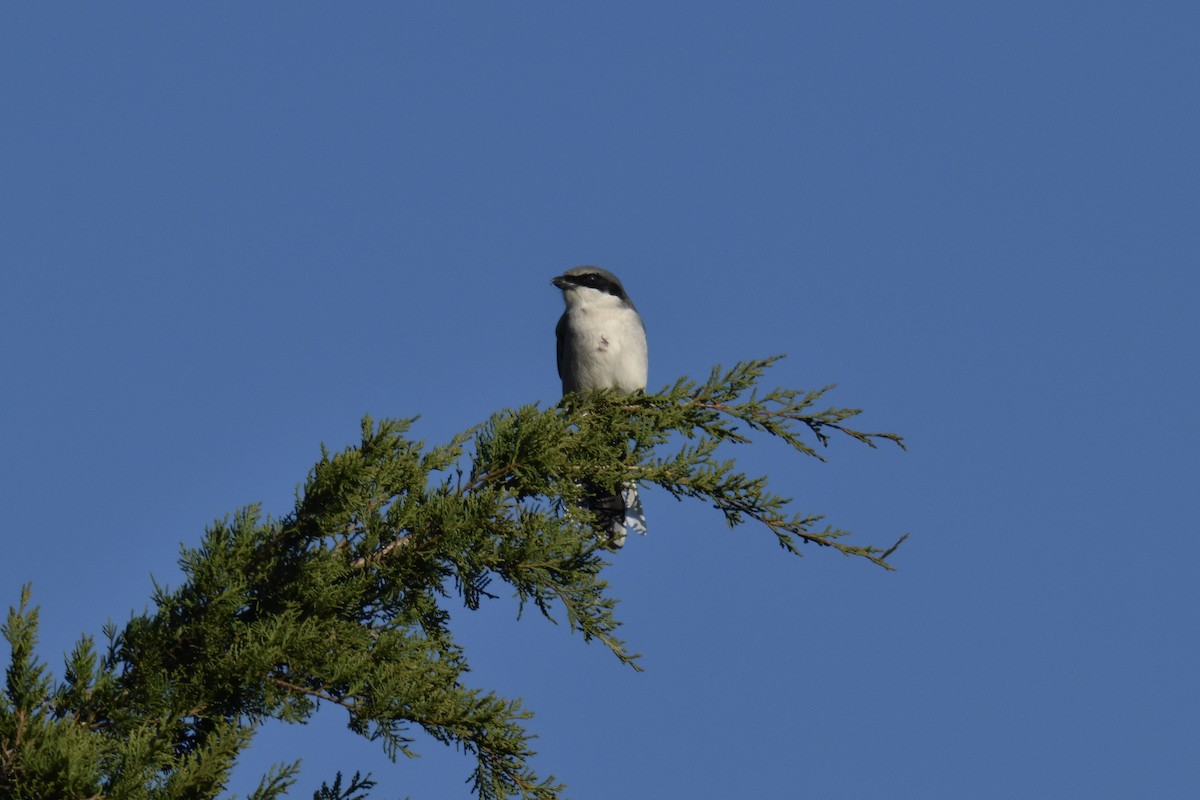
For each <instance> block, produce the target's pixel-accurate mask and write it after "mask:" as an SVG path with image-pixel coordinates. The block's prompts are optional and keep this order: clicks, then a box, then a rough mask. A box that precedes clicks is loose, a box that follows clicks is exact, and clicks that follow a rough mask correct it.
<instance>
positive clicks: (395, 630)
mask: <svg viewBox="0 0 1200 800" xmlns="http://www.w3.org/2000/svg"><path fill="white" fill-rule="evenodd" d="M774 360H775V359H766V360H760V361H751V362H746V363H742V364H739V365H737V366H736V367H734V368H733V369H731V370H728V371H722V370H720V369H715V370H714V371H713V373H712V375H711V376H710V377H709V379H708V380H707V381H705V382H703V383H696V382H693V381H690V380H681V381H679V382H678V383H676V384H675V385H674V386H673V387H671V388H670V389H668V390H665V391H663V392H661V393H658V394H653V395H648V394H640V393H639V394H636V395H617V394H613V393H597V394H592V395H587V396H572V397H569V398H566V399H565V400H564V401H563V402H562V403H560V404H559V405H558V406H557V407H555V408H551V409H546V410H543V409H539V408H538V407H536V406H524V407H522V408H518V409H515V410H505V411H503V412H500V413H498V414H495V415H493V416H492V417H491V418H490V419H488V420H487V421H486V422H484V423H483V424H481V425H479V426H477V427H476V428H474V429H472V430H471V431H468V432H467V433H465V434H463V435H460V436H458V437H456V438H455V439H454V440H452V441H451V442H449V443H447V444H445V445H441V446H436V447H426V446H425V444H424V443H423V442H419V441H412V440H410V439H408V438H407V436H406V434H407V432H408V430H409V428H410V426H411V423H412V420H383V421H381V422H379V423H375V422H373V421H372V420H371V419H370V418H367V419H364V420H363V424H362V436H361V441H360V443H359V444H358V445H356V446H354V447H348V448H346V449H345V450H343V451H341V452H338V453H330V452H328V451H325V450H324V449H322V453H321V459H320V460H319V461H318V462H317V464H316V465H315V466H314V467H313V469H312V470H311V472H310V473H309V475H308V478H307V481H306V482H305V484H304V486H303V489H302V490H301V491H300V492H299V493H298V497H297V501H296V505H295V509H294V510H293V511H292V513H290V514H289V515H288V516H286V517H284V518H282V519H278V520H272V519H265V518H263V517H262V516H261V515H260V514H259V512H258V510H257V509H255V508H249V509H246V510H243V511H241V512H239V513H238V514H236V515H235V516H234V517H233V518H232V519H227V520H224V521H220V522H217V523H214V524H213V525H212V526H211V527H210V528H209V529H208V531H207V532H206V534H205V536H204V538H203V540H202V541H201V543H200V544H199V546H198V547H195V548H191V549H185V550H184V551H183V553H182V556H181V559H180V565H181V567H182V570H183V574H184V581H183V583H182V584H181V585H180V586H179V587H178V588H176V589H167V588H163V587H159V586H156V587H155V591H154V595H153V602H154V608H153V610H152V611H151V612H149V613H146V614H143V615H140V616H136V617H134V618H133V619H131V620H130V622H129V623H128V624H127V625H126V626H125V628H124V629H123V630H121V631H119V632H118V631H117V630H116V629H115V628H112V627H110V628H109V629H108V630H106V637H107V639H108V644H107V647H106V648H105V649H104V651H103V653H97V651H96V648H95V644H94V642H93V641H92V640H91V639H89V638H85V639H84V640H82V641H81V642H80V643H79V645H78V646H77V647H76V648H75V650H74V652H73V653H72V654H71V656H70V657H69V659H68V662H67V664H66V669H65V673H64V678H63V680H62V682H61V683H59V684H55V682H54V681H53V680H52V679H51V677H50V676H49V675H48V674H47V671H46V669H45V667H44V666H43V665H41V664H40V663H39V662H38V661H37V660H36V658H35V656H34V646H35V642H36V631H37V610H36V609H31V608H30V607H29V605H28V602H29V591H28V589H26V590H25V591H23V592H22V597H21V604H20V606H19V607H18V608H15V609H12V610H11V611H10V613H9V615H8V621H7V623H6V624H5V625H4V628H3V633H4V636H5V638H6V639H7V640H8V642H9V643H10V646H11V648H12V659H11V665H10V667H9V669H8V672H7V681H6V684H5V690H4V693H3V696H2V697H0V797H5V798H9V797H11V798H19V799H21V800H23V799H24V798H30V799H31V800H32V799H33V798H48V797H56V798H100V797H104V798H114V799H116V800H142V799H143V798H145V799H147V800H149V799H151V798H153V799H154V800H160V799H161V800H168V799H169V798H179V799H180V800H183V798H187V799H188V800H192V799H193V798H215V797H218V796H219V795H220V793H221V791H222V790H223V788H224V786H225V784H226V782H227V780H228V777H229V772H230V770H231V769H232V766H233V764H234V763H235V761H236V758H237V755H238V753H239V752H240V751H241V750H242V749H244V748H245V747H246V746H247V745H248V744H249V743H250V741H251V740H252V738H253V735H254V732H255V731H256V730H257V728H258V727H259V726H260V725H262V724H264V723H265V722H267V721H268V720H273V719H277V720H282V721H284V722H299V721H303V720H306V719H308V718H309V717H310V716H311V715H312V714H313V713H315V712H316V710H317V708H318V707H319V706H320V705H321V704H322V703H325V704H327V705H330V706H334V707H336V708H337V709H339V710H340V711H341V713H344V714H345V715H346V718H347V723H348V725H349V727H350V729H351V730H353V731H354V732H356V733H358V734H360V735H361V736H363V737H364V738H366V739H369V740H374V741H377V742H379V743H380V745H381V746H382V747H383V748H384V751H385V752H386V753H387V754H388V755H389V756H390V757H391V758H392V759H393V760H394V759H397V758H398V757H399V756H402V755H403V756H411V755H413V754H414V753H413V750H412V749H411V748H412V745H413V744H414V743H415V741H416V739H415V736H416V734H417V733H418V731H419V732H420V733H423V734H424V735H425V736H427V737H430V738H432V739H434V740H436V741H439V742H442V743H445V744H449V745H452V746H455V747H457V748H459V749H461V750H462V751H464V752H466V753H468V754H470V755H471V756H473V757H474V760H475V769H474V771H473V773H472V776H471V781H472V786H473V789H474V793H475V795H476V796H477V797H479V798H480V800H491V799H492V798H508V797H521V798H532V799H535V800H550V798H557V797H559V796H560V793H561V791H562V788H563V787H562V785H561V784H560V783H558V782H557V781H556V779H555V778H554V777H553V776H549V777H546V778H541V777H539V776H538V775H537V774H536V773H535V772H534V771H533V770H532V768H531V767H530V765H529V764H530V761H531V757H532V756H533V754H534V753H533V751H532V749H531V748H530V743H529V735H528V734H527V733H526V731H525V728H524V723H525V721H526V720H528V719H529V717H530V712H529V711H528V710H527V709H525V708H524V707H523V706H522V705H521V704H520V702H518V701H514V700H509V699H506V698H503V697H499V696H497V695H496V694H495V693H493V692H489V691H485V690H482V689H479V688H473V687H470V686H468V685H467V684H466V682H465V680H464V675H465V673H466V672H467V669H468V663H467V659H466V654H465V652H464V651H463V649H462V648H461V647H460V646H459V645H458V644H457V643H456V641H455V640H454V637H453V634H452V631H451V628H450V625H449V622H450V615H449V611H448V608H449V606H450V605H451V604H452V603H456V602H461V603H462V604H463V605H465V607H466V608H468V609H474V608H477V607H478V606H479V605H480V603H482V602H485V601H486V600H487V599H489V598H491V597H494V596H495V595H494V594H493V591H495V589H494V587H495V586H496V585H497V584H498V583H503V584H507V585H508V586H509V588H510V590H511V591H513V592H514V593H515V595H516V597H517V598H518V599H519V601H520V604H521V608H522V609H524V608H526V607H532V608H535V609H537V611H538V612H540V613H541V614H542V615H544V616H546V617H548V618H550V619H557V618H558V617H560V616H561V617H562V618H565V620H566V623H567V626H568V627H569V628H570V629H571V630H575V631H579V632H580V633H581V634H582V636H583V638H584V639H585V641H591V640H597V641H600V642H602V643H603V644H604V645H605V646H606V647H607V648H608V649H609V650H611V651H612V653H613V654H614V655H615V656H616V657H617V658H618V659H619V660H620V661H621V662H623V663H626V664H628V665H630V666H631V667H633V668H634V669H637V668H638V667H637V655H636V654H634V653H631V652H630V651H629V650H627V648H626V645H625V643H624V642H623V641H622V640H621V639H620V638H619V637H618V636H617V629H618V627H619V622H618V621H617V619H616V617H615V614H614V610H615V603H616V600H615V598H613V597H612V596H611V595H610V594H609V592H608V585H607V583H606V582H605V581H604V580H603V578H602V573H603V570H604V567H605V566H606V565H607V562H606V561H605V558H606V557H608V555H609V550H608V549H607V541H608V538H607V535H606V534H605V532H604V531H603V528H602V526H601V525H599V523H598V521H597V520H595V519H594V518H593V517H592V516H591V515H590V514H589V513H588V512H587V511H585V510H583V509H582V508H580V506H579V501H580V499H581V497H582V495H583V494H584V484H585V482H586V483H588V484H590V485H592V486H602V487H618V486H620V485H621V484H622V483H623V482H626V481H630V480H636V481H638V482H640V483H641V484H643V485H657V486H660V487H662V488H664V489H665V490H666V491H668V492H670V493H671V494H672V495H674V496H676V497H678V498H695V499H698V500H701V501H703V502H705V503H708V504H710V505H712V506H714V507H715V508H716V509H718V510H720V511H721V512H722V514H723V516H724V518H725V520H726V522H727V523H728V524H729V525H730V526H736V525H740V524H742V523H744V522H747V521H752V522H756V523H760V524H761V525H763V526H765V527H766V528H767V529H768V530H769V531H771V532H772V533H773V534H774V535H775V536H776V537H777V539H778V541H779V543H780V544H781V545H782V546H783V547H784V548H786V549H787V550H788V551H789V552H792V553H795V554H800V553H801V549H800V546H801V545H803V544H805V543H807V544H814V545H819V546H825V547H829V548H833V549H836V550H837V551H839V552H841V553H843V554H844V555H847V556H857V557H861V558H864V559H866V560H868V561H871V562H873V563H875V564H878V565H880V566H882V567H885V568H887V569H891V566H890V565H889V564H888V562H887V560H886V559H887V557H888V556H889V555H890V554H891V552H892V551H893V550H894V549H895V546H893V547H892V548H891V549H889V550H887V551H881V550H879V549H878V548H874V547H869V546H858V545H850V544H847V543H846V542H844V541H843V539H844V537H845V536H846V532H845V531H842V530H837V529H834V528H830V527H826V528H824V529H822V530H815V529H814V525H815V524H816V523H817V522H818V521H819V520H820V519H821V518H820V517H818V516H815V515H803V514H789V513H788V512H787V510H786V506H787V504H788V502H789V501H788V500H787V499H785V498H783V497H780V496H778V495H776V494H773V493H772V492H770V491H769V490H768V487H767V479H766V477H765V476H759V477H753V476H747V475H745V474H743V473H741V472H739V471H738V470H737V465H736V463H735V462H734V461H733V460H730V459H724V460H723V459H721V458H718V450H719V449H720V448H721V447H722V446H723V445H742V444H746V443H747V442H749V441H750V436H751V434H752V433H761V434H765V435H767V436H770V437H775V438H778V439H780V440H781V441H783V442H785V443H786V444H788V445H789V446H791V447H792V448H793V449H794V450H796V451H797V452H798V453H801V454H803V455H807V456H813V457H816V458H821V457H822V456H821V454H820V452H819V451H818V450H817V447H824V446H826V445H828V444H829V441H830V436H831V435H832V434H834V433H842V434H845V435H847V436H849V437H851V438H852V439H855V440H858V441H860V442H863V443H865V444H868V445H870V446H872V447H874V446H875V445H876V442H877V441H879V440H890V441H892V442H895V443H896V444H900V445H901V446H903V445H902V442H901V440H900V437H898V436H895V435H893V434H875V433H863V432H860V431H856V430H854V429H851V428H849V427H847V425H846V422H847V421H848V420H849V419H850V418H852V417H853V416H854V415H855V414H857V413H858V412H857V411H855V410H852V409H833V408H831V409H827V410H824V411H813V410H812V406H813V404H814V403H815V402H816V401H818V400H820V399H821V398H822V397H823V396H824V394H825V392H826V391H828V388H827V389H822V390H820V391H815V392H801V391H796V390H791V389H774V390H771V391H767V392H764V393H761V394H760V393H759V390H758V389H757V388H756V386H757V383H758V381H759V379H760V378H761V377H762V375H763V373H764V371H765V370H766V368H767V367H768V366H770V364H771V363H772V362H773V361H774ZM803 434H808V435H810V436H811V437H812V438H813V439H814V440H815V441H814V442H813V443H808V442H806V441H805V439H804V438H802V435H803ZM656 518H657V519H658V520H659V522H657V523H656V528H657V530H663V531H664V533H665V530H664V529H666V528H668V527H669V522H668V521H667V518H666V517H665V516H658V517H656ZM897 544H899V542H897ZM298 770H299V762H295V763H291V764H285V765H278V766H276V767H275V768H273V769H272V770H271V771H270V772H269V773H268V774H267V775H265V776H264V777H263V778H262V780H261V782H260V783H259V786H258V788H257V789H256V790H255V792H254V793H252V794H251V798H252V800H270V799H271V798H278V797H282V796H283V795H284V793H285V791H286V790H287V789H288V787H289V786H291V785H292V784H293V783H294V782H295V779H296V775H297V774H298ZM372 785H373V782H372V781H371V780H370V777H369V776H367V777H365V778H364V777H361V776H359V775H358V774H355V776H354V778H352V779H351V780H350V782H349V784H348V785H347V786H345V787H343V785H342V780H341V775H340V774H339V775H338V776H337V778H336V779H335V780H334V783H333V785H332V786H330V785H328V784H326V785H324V786H323V787H322V789H321V790H320V791H318V792H317V793H316V794H315V795H314V797H315V798H329V799H331V800H332V799H334V798H337V799H338V800H361V798H363V797H365V796H366V792H367V790H369V789H370V787H371V786H372Z"/></svg>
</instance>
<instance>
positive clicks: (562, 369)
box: [554, 313, 571, 394]
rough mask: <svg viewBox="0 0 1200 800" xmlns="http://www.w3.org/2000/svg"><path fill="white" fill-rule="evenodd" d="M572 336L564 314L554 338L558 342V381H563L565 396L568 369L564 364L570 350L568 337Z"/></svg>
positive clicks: (555, 327) (556, 328)
mask: <svg viewBox="0 0 1200 800" xmlns="http://www.w3.org/2000/svg"><path fill="white" fill-rule="evenodd" d="M570 335H571V333H570V331H569V330H568V328H567V315H566V314H565V313H564V314H563V315H562V316H561V317H559V318H558V324H557V325H555V326H554V338H555V339H557V340H558V341H557V356H558V379H559V380H561V381H562V384H563V394H567V369H566V364H565V363H564V356H565V355H566V353H567V351H568V349H569V345H568V343H567V337H569V336H570Z"/></svg>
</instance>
